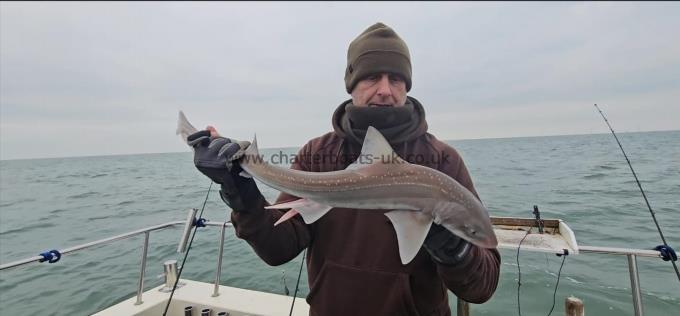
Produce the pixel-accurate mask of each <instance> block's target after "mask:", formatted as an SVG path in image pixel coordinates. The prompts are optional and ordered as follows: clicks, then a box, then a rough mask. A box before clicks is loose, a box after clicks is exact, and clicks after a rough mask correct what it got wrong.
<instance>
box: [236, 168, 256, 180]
mask: <svg viewBox="0 0 680 316" xmlns="http://www.w3.org/2000/svg"><path fill="white" fill-rule="evenodd" d="M238 175H239V176H241V177H244V178H248V179H252V178H253V176H251V175H250V173H248V172H246V171H245V170H243V171H241V172H239V173H238Z"/></svg>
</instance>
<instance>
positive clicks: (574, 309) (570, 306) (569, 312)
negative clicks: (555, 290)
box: [564, 296, 585, 316]
mask: <svg viewBox="0 0 680 316" xmlns="http://www.w3.org/2000/svg"><path fill="white" fill-rule="evenodd" d="M564 314H565V315H566V316H584V315H585V310H584V308H583V301H581V300H580V299H579V298H577V297H573V296H570V297H567V298H566V299H565V300H564Z"/></svg>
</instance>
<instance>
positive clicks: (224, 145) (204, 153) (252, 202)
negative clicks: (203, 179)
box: [187, 130, 266, 212]
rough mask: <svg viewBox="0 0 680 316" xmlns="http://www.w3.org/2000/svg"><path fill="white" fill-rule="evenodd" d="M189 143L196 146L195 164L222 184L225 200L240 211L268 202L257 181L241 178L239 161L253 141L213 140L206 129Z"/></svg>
mask: <svg viewBox="0 0 680 316" xmlns="http://www.w3.org/2000/svg"><path fill="white" fill-rule="evenodd" d="M187 142H188V143H189V145H190V146H192V147H194V165H196V168H197V169H198V170H199V171H200V172H201V173H203V174H204V175H206V176H207V177H208V178H210V179H211V180H213V181H214V182H216V183H218V184H220V185H221V189H220V196H221V197H222V200H223V201H224V202H225V203H226V204H227V205H229V207H231V209H232V210H234V211H236V212H247V211H249V210H253V209H256V208H262V207H264V205H265V204H266V200H265V198H264V196H262V193H260V190H259V189H258V188H257V184H255V180H253V179H252V178H247V177H243V176H241V175H240V174H241V172H242V171H243V169H242V168H241V166H240V165H239V163H238V159H239V158H240V157H241V156H243V152H244V150H245V148H247V146H248V145H250V143H249V142H238V141H232V140H231V139H229V138H225V137H212V138H211V137H210V131H207V130H204V131H199V132H196V133H194V134H191V135H189V136H188V137H187Z"/></svg>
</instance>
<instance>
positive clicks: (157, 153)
mask: <svg viewBox="0 0 680 316" xmlns="http://www.w3.org/2000/svg"><path fill="white" fill-rule="evenodd" d="M676 131H680V129H669V130H650V131H634V132H617V134H634V133H654V132H676ZM601 134H611V132H602V133H576V134H555V135H529V136H509V137H480V138H459V139H442V141H444V142H450V141H453V142H456V141H469V140H493V139H513V138H538V137H559V136H587V135H601ZM302 146H303V145H297V146H278V147H266V148H261V149H282V148H299V147H302ZM178 153H183V152H181V151H169V152H145V153H120V154H93V155H82V156H57V157H30V158H10V159H0V161H14V160H46V159H68V158H97V157H115V156H135V155H159V154H178Z"/></svg>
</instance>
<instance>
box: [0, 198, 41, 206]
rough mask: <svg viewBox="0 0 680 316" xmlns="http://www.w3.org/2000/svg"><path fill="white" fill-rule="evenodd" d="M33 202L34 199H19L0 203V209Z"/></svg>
mask: <svg viewBox="0 0 680 316" xmlns="http://www.w3.org/2000/svg"><path fill="white" fill-rule="evenodd" d="M35 201H36V199H34V198H26V199H19V200H16V201H9V202H4V203H0V207H8V206H12V205H16V204H20V203H26V202H35Z"/></svg>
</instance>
